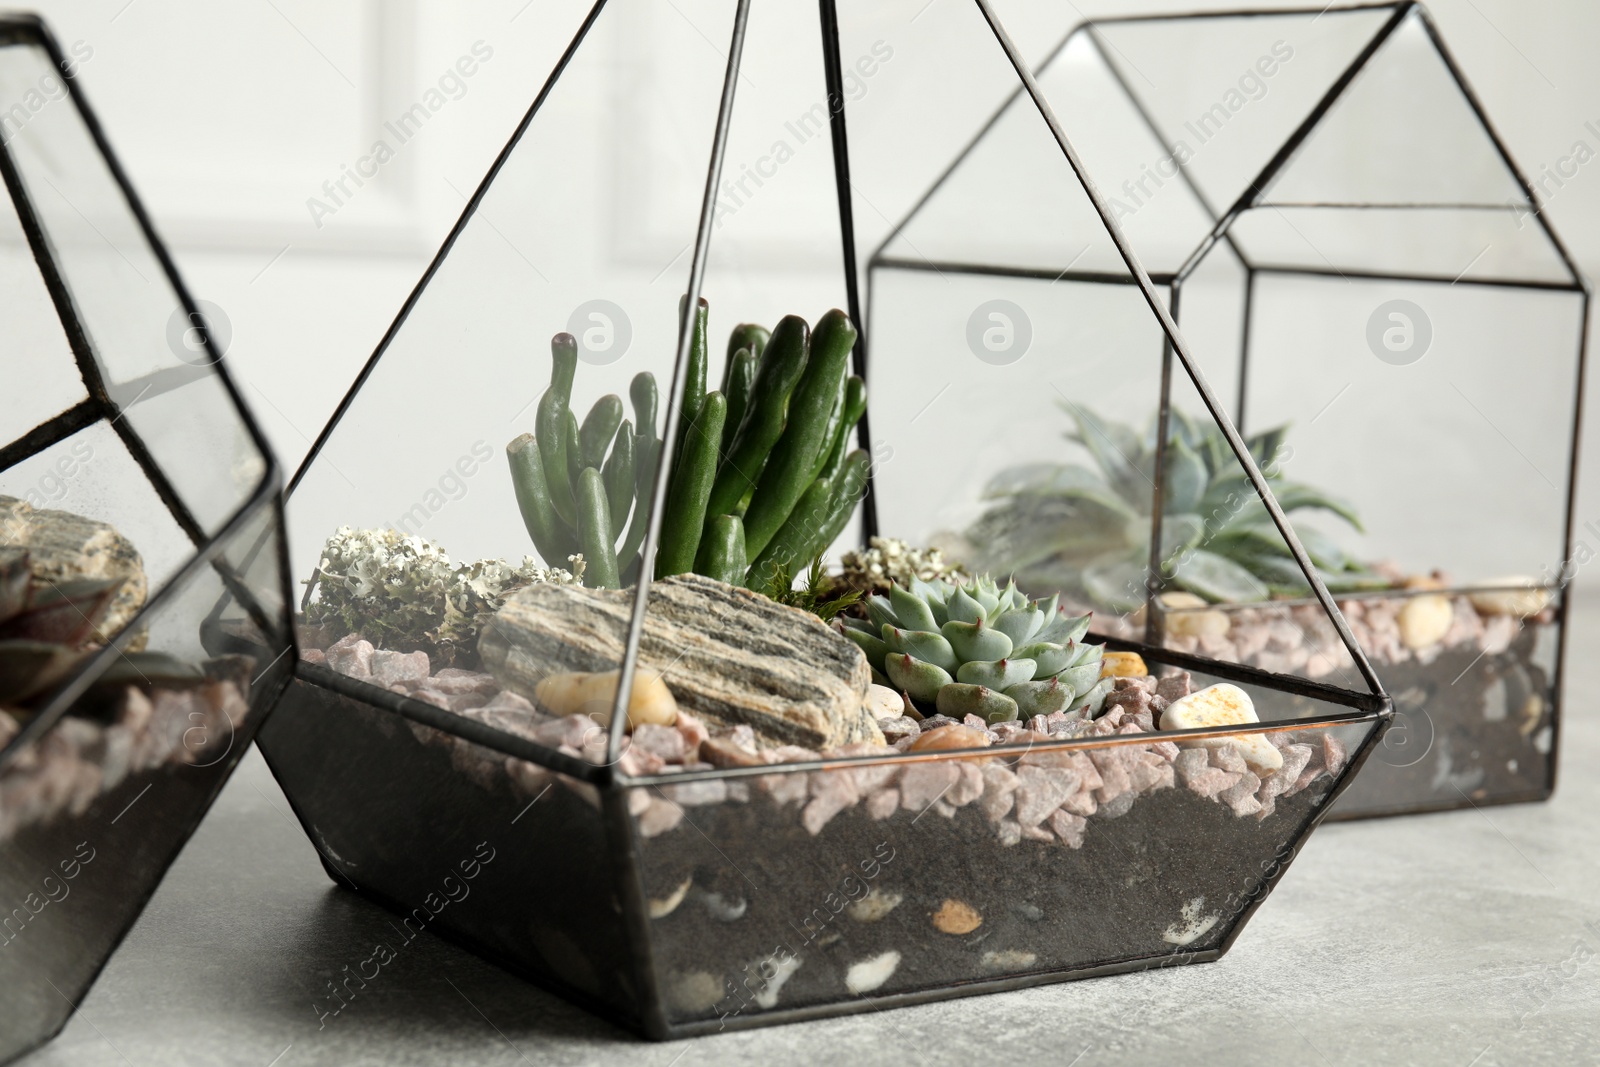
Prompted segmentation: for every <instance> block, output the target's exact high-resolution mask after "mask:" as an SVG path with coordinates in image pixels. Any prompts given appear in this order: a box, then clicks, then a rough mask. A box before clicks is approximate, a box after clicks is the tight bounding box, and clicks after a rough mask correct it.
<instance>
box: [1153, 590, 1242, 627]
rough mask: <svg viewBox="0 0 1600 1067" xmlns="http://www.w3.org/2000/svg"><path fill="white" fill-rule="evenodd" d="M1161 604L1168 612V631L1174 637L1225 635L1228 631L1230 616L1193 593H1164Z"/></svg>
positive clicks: (1166, 623)
mask: <svg viewBox="0 0 1600 1067" xmlns="http://www.w3.org/2000/svg"><path fill="white" fill-rule="evenodd" d="M1161 606H1162V607H1163V608H1165V609H1166V612H1167V614H1166V618H1165V626H1166V632H1167V633H1169V634H1171V635H1172V636H1174V637H1224V636H1226V635H1227V633H1228V626H1229V624H1228V616H1227V615H1226V614H1225V613H1223V612H1221V611H1217V610H1216V609H1215V608H1212V607H1211V605H1210V604H1209V603H1208V602H1207V601H1206V600H1205V599H1203V598H1201V597H1198V596H1195V595H1194V594H1193V593H1185V592H1172V593H1162V594H1161Z"/></svg>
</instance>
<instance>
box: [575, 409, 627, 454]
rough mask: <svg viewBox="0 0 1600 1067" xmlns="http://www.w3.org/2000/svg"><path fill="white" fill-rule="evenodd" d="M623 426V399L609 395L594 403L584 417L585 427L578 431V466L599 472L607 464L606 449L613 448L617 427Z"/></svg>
mask: <svg viewBox="0 0 1600 1067" xmlns="http://www.w3.org/2000/svg"><path fill="white" fill-rule="evenodd" d="M621 424H622V398H621V397H620V396H618V395H616V394H615V393H607V394H606V395H605V396H603V397H601V398H600V399H599V400H596V401H595V402H594V406H593V407H592V408H590V409H589V414H588V415H586V416H585V417H584V420H583V426H582V427H580V428H579V430H578V464H579V467H580V469H581V468H582V467H593V468H595V469H596V470H599V469H600V467H601V466H602V465H603V464H604V463H605V459H606V449H608V448H610V447H611V439H612V438H614V437H615V436H616V435H617V427H618V426H619V425H621Z"/></svg>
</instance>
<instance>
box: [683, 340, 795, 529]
mask: <svg viewBox="0 0 1600 1067" xmlns="http://www.w3.org/2000/svg"><path fill="white" fill-rule="evenodd" d="M810 336H811V328H810V327H809V326H807V325H806V320H805V319H802V318H800V317H799V316H796V315H787V316H785V317H784V318H783V319H782V320H781V321H780V322H779V323H778V326H777V328H776V329H775V330H773V331H772V339H771V340H770V341H769V342H768V343H767V350H766V352H765V353H764V354H763V355H762V357H761V360H760V362H759V363H758V364H757V366H756V377H755V381H754V382H752V383H751V386H750V400H749V402H748V403H747V404H746V405H745V409H744V418H742V419H741V420H740V421H739V430H738V432H737V433H735V434H734V437H733V444H732V446H731V447H730V448H729V449H728V451H727V456H726V457H725V458H724V459H723V461H722V465H721V468H720V469H719V470H718V472H717V480H716V483H715V485H714V486H713V488H712V490H711V500H710V502H709V504H708V514H711V515H732V514H735V513H736V512H737V511H738V509H739V504H740V502H741V501H743V500H744V495H745V492H746V491H747V490H749V489H750V488H751V487H752V486H754V485H755V483H756V479H757V477H759V476H760V474H761V470H762V467H763V466H765V464H766V462H767V457H768V455H769V454H770V453H771V452H772V447H773V446H774V445H775V444H777V443H778V439H779V438H780V437H781V436H783V426H784V418H785V414H786V412H787V411H788V406H789V395H790V394H791V393H792V392H794V389H795V385H796V383H797V382H799V381H800V375H801V374H802V373H803V372H804V371H805V368H806V355H807V352H808V350H809V346H810ZM749 536H750V531H749V529H748V528H746V530H745V538H746V543H747V544H748V543H749ZM750 547H751V550H752V551H757V552H759V549H758V548H756V547H755V546H754V545H751V546H750ZM762 547H765V542H763V543H762Z"/></svg>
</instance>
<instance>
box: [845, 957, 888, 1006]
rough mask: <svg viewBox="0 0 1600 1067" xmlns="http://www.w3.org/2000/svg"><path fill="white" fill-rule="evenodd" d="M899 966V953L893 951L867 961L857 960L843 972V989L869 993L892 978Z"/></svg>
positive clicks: (857, 992) (856, 992)
mask: <svg viewBox="0 0 1600 1067" xmlns="http://www.w3.org/2000/svg"><path fill="white" fill-rule="evenodd" d="M899 966H900V953H898V952H896V951H895V950H894V949H890V950H889V951H887V952H880V953H879V954H878V955H876V956H872V957H870V958H868V959H864V960H857V961H856V962H855V963H852V964H851V965H850V968H849V969H848V970H847V971H845V972H844V987H845V988H846V989H848V990H849V991H850V992H851V993H855V994H858V995H859V994H861V993H870V992H872V991H873V990H874V989H877V988H878V987H880V986H882V985H883V983H885V982H887V981H888V980H889V979H890V978H892V977H894V972H895V969H896V968H898V967H899Z"/></svg>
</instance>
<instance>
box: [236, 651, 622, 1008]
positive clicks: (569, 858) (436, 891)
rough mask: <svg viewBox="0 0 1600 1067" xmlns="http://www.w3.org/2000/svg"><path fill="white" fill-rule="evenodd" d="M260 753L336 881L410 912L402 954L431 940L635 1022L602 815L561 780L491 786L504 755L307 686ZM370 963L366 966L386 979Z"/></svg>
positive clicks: (401, 924) (399, 917) (289, 702)
mask: <svg viewBox="0 0 1600 1067" xmlns="http://www.w3.org/2000/svg"><path fill="white" fill-rule="evenodd" d="M414 731H417V732H421V733H422V734H423V735H424V736H429V737H431V738H433V739H435V740H438V741H441V742H444V743H442V744H424V743H422V742H421V741H419V740H418V733H417V732H414ZM259 744H260V746H261V751H262V753H263V754H264V755H265V756H266V758H267V761H268V763H270V764H271V766H272V771H273V774H274V775H276V776H277V779H278V782H279V784H280V785H281V786H282V787H283V790H284V792H285V793H286V794H287V795H288V797H289V801H290V803H291V804H292V805H293V806H294V809H295V812H296V814H298V815H299V817H300V819H301V822H302V823H303V824H304V825H305V828H306V832H307V833H308V834H309V835H310V837H311V840H312V842H313V843H314V844H315V845H316V847H317V851H318V852H319V853H321V855H322V857H323V862H324V864H325V865H326V866H327V867H328V868H329V870H330V873H332V874H333V876H334V879H335V881H337V882H340V884H343V885H346V886H348V887H350V888H355V889H358V890H360V891H361V892H363V893H366V894H368V895H370V896H372V897H374V898H376V899H377V900H378V901H379V902H380V903H382V904H384V906H386V907H388V908H389V909H390V910H391V911H394V912H395V913H396V918H395V921H394V922H393V924H392V926H393V928H394V931H395V935H394V939H393V940H392V941H389V942H387V947H388V948H389V949H390V951H392V952H394V953H395V954H399V953H401V952H404V951H405V945H406V944H407V943H408V942H409V941H410V940H411V939H414V938H415V937H416V936H417V935H418V933H419V932H421V930H423V929H426V930H428V931H429V932H432V933H436V934H440V935H443V936H448V937H452V938H454V939H456V940H459V941H462V942H465V943H466V945H467V946H468V947H469V948H471V949H472V950H473V951H475V952H477V953H479V954H480V955H483V956H486V957H488V958H490V959H492V960H495V961H496V962H498V963H500V964H502V965H503V966H506V967H508V968H510V969H511V970H514V971H516V972H518V973H520V974H523V975H526V976H527V977H529V978H532V979H533V980H535V981H537V982H540V983H542V984H547V985H553V986H556V987H558V988H559V989H560V990H561V991H562V992H564V993H566V994H568V995H572V996H575V998H576V999H579V1000H585V999H587V1000H590V1001H591V1002H592V1001H600V1002H602V1003H603V1004H604V1005H606V1006H608V1007H609V1008H610V1009H611V1010H612V1011H613V1012H621V1013H623V1015H624V1016H625V1017H626V1016H633V1015H634V1014H635V1012H636V1011H637V1008H636V1006H635V991H634V989H633V983H632V980H631V977H630V972H629V964H628V952H627V946H626V944H625V942H624V939H623V931H622V921H621V907H620V905H619V904H618V902H617V895H616V890H615V885H616V879H615V878H614V877H613V876H612V874H611V863H610V861H609V859H608V857H607V854H606V849H605V834H604V831H603V828H602V822H601V815H600V812H599V810H598V809H597V808H596V807H595V806H594V805H593V804H591V803H590V802H589V801H588V800H586V799H585V798H584V797H582V796H580V795H578V793H576V792H574V791H573V789H571V788H569V787H568V786H567V785H566V784H563V783H562V782H560V781H556V780H555V779H554V776H552V782H553V784H551V786H550V788H549V790H548V791H547V792H544V793H543V794H542V795H539V796H538V798H537V799H535V798H534V797H529V796H523V795H519V794H516V793H514V792H513V790H512V789H511V788H510V787H509V785H508V784H507V781H506V778H505V776H504V775H503V774H501V775H498V776H496V777H495V778H494V783H495V784H494V785H493V787H492V788H490V789H485V787H484V786H483V785H481V784H479V783H477V782H475V781H473V780H472V778H470V777H469V776H468V774H467V773H465V772H464V770H463V769H460V768H461V767H465V766H470V765H472V764H477V765H479V766H480V767H483V766H488V765H490V764H501V763H503V762H504V760H505V757H504V756H501V755H499V754H497V753H493V752H491V751H490V750H488V749H485V748H481V747H478V746H473V745H468V744H467V743H466V742H463V741H459V740H457V739H454V738H447V737H446V736H445V735H443V734H440V733H438V732H437V731H433V730H431V729H430V728H428V727H423V726H415V727H413V725H412V724H411V723H410V722H409V721H408V720H406V719H404V718H402V717H401V716H399V715H396V714H392V713H389V712H385V711H379V710H376V709H374V708H371V707H369V706H367V705H366V704H363V703H362V702H360V701H358V700H353V699H351V698H349V697H345V696H341V695H339V694H337V693H334V692H331V691H329V690H326V689H322V688H320V687H318V686H315V685H312V684H309V683H307V682H304V681H300V680H296V681H295V682H293V683H292V684H291V685H290V687H289V690H288V692H287V693H286V694H285V696H284V698H283V701H282V703H281V704H280V705H279V707H278V709H277V711H276V712H274V714H273V716H272V718H271V720H270V721H269V722H268V723H267V724H266V726H264V727H263V728H262V731H261V735H260V738H259ZM453 753H459V755H454V756H453ZM584 788H587V787H584ZM530 801H532V803H531V806H530ZM486 857H492V858H487V859H486ZM469 873H471V875H472V876H471V877H468V874H469ZM365 962H366V961H364V960H359V959H358V960H353V961H352V965H351V969H352V971H362V972H363V973H364V974H365V975H366V976H367V977H368V978H371V977H372V965H371V964H368V965H367V966H365V967H362V966H358V964H362V963H365ZM374 962H375V963H378V964H380V965H381V962H382V960H377V961H374ZM352 991H357V990H355V989H352ZM324 1006H325V1007H326V1008H328V1009H330V1010H331V1009H333V1008H336V1007H337V1006H338V1005H337V1002H335V1001H334V1000H333V999H332V997H331V996H330V997H329V998H328V1002H327V1003H326V1004H325V1005H324Z"/></svg>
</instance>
